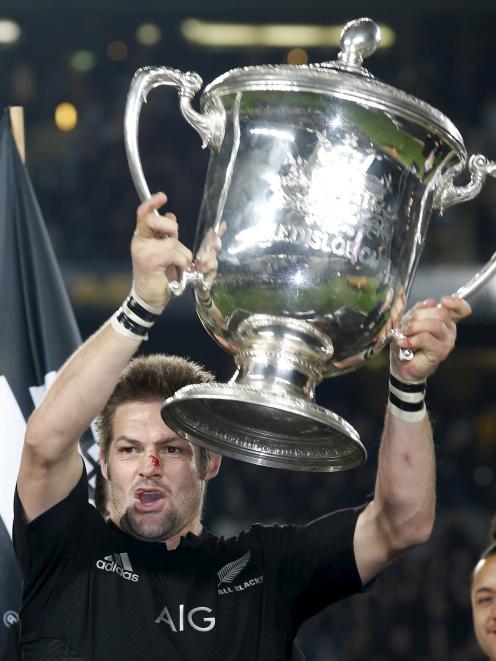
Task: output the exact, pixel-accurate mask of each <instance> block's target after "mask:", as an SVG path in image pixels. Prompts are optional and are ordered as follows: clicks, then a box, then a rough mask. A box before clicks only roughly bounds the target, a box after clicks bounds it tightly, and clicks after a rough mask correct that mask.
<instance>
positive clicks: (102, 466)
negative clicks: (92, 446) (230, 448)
mask: <svg viewBox="0 0 496 661" xmlns="http://www.w3.org/2000/svg"><path fill="white" fill-rule="evenodd" d="M98 460H99V462H100V470H101V471H102V475H103V477H104V478H105V479H106V480H108V479H109V478H108V466H107V462H106V461H105V456H104V454H103V450H102V448H100V450H99V451H98Z"/></svg>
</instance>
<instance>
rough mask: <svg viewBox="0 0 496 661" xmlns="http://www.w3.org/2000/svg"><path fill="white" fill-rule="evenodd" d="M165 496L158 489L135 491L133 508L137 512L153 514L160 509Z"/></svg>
mask: <svg viewBox="0 0 496 661" xmlns="http://www.w3.org/2000/svg"><path fill="white" fill-rule="evenodd" d="M164 500H165V494H164V492H163V491H160V490H159V489H136V491H135V492H134V507H135V509H136V510H138V511H139V512H155V511H158V510H160V509H161V508H162V505H163V502H164Z"/></svg>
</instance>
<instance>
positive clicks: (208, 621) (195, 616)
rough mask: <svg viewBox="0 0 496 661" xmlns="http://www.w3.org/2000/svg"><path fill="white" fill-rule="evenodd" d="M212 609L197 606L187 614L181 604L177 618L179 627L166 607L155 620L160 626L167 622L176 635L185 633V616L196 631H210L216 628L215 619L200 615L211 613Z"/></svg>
mask: <svg viewBox="0 0 496 661" xmlns="http://www.w3.org/2000/svg"><path fill="white" fill-rule="evenodd" d="M211 612H212V609H211V608H207V606H197V607H196V608H192V609H191V610H190V611H187V612H186V613H185V611H184V604H179V612H178V616H177V620H176V622H177V626H176V623H175V622H174V619H173V617H172V614H171V613H170V611H169V609H168V608H167V606H164V608H163V610H162V611H161V612H160V615H159V616H158V617H157V619H156V620H155V624H160V622H165V623H166V624H168V625H169V626H170V628H171V630H172V631H173V632H174V633H177V632H178V631H184V627H185V624H186V623H185V620H184V616H185V615H186V622H187V623H188V624H189V626H190V627H191V628H192V629H195V630H196V631H210V630H211V629H213V628H214V627H215V617H205V615H200V613H211Z"/></svg>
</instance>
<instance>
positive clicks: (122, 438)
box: [114, 435, 189, 447]
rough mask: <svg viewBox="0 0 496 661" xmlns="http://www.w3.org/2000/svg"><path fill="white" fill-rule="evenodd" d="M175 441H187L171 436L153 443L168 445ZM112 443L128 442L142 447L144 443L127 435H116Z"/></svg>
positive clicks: (180, 437)
mask: <svg viewBox="0 0 496 661" xmlns="http://www.w3.org/2000/svg"><path fill="white" fill-rule="evenodd" d="M175 441H185V442H186V443H189V441H186V439H185V438H183V437H182V436H173V437H172V438H162V439H160V441H157V442H156V443H154V445H168V444H169V443H174V442H175ZM114 443H129V444H130V445H135V446H141V447H143V445H144V443H143V442H142V441H138V440H137V439H136V438H130V437H129V436H124V435H123V436H118V437H117V438H116V439H115V441H114Z"/></svg>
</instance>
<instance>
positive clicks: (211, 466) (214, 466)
mask: <svg viewBox="0 0 496 661" xmlns="http://www.w3.org/2000/svg"><path fill="white" fill-rule="evenodd" d="M221 463H222V455H220V454H215V453H212V454H211V455H210V459H209V462H208V468H207V471H206V473H205V476H204V478H203V479H204V480H205V481H206V482H208V480H211V479H212V478H213V477H215V476H216V475H217V473H218V472H219V470H220V465H221Z"/></svg>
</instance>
